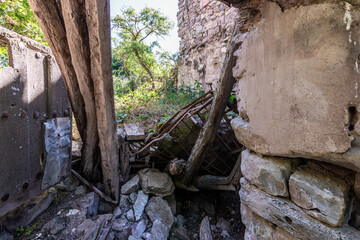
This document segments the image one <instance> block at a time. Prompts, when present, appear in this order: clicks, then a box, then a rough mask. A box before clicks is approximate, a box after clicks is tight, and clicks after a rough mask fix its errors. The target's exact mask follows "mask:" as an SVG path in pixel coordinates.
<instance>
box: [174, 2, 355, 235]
mask: <svg viewBox="0 0 360 240" xmlns="http://www.w3.org/2000/svg"><path fill="white" fill-rule="evenodd" d="M231 4H232V5H231ZM358 7H359V2H358V1H350V0H349V1H326V0H319V1H307V0H303V1H282V0H273V1H260V0H258V1H250V0H247V1H240V0H237V1H233V0H227V1H223V2H220V1H216V0H195V1H187V0H180V1H179V13H178V24H179V36H180V37H181V46H180V51H181V55H180V62H179V81H180V83H187V82H194V81H195V80H196V81H198V82H200V83H202V84H203V86H204V87H205V89H207V90H209V89H210V88H213V89H215V87H216V85H217V81H218V80H219V76H220V71H221V65H222V63H223V59H224V55H225V51H226V46H227V43H228V42H229V38H230V37H231V34H232V30H233V28H234V25H235V24H234V23H235V22H238V24H237V25H236V26H237V27H239V28H240V32H241V34H239V35H238V36H237V37H236V38H237V41H239V42H241V46H240V48H239V49H238V50H237V51H236V53H235V54H236V56H237V58H238V59H237V63H236V66H235V67H234V68H233V76H234V78H236V80H237V81H236V84H235V87H234V90H235V91H236V95H237V101H238V110H239V113H240V117H238V118H236V119H233V120H232V127H233V129H234V131H235V133H236V136H237V139H238V140H239V142H241V143H242V144H244V146H245V147H246V148H247V150H245V151H243V152H242V164H241V171H242V174H243V178H242V179H241V181H240V182H241V190H240V192H239V194H240V198H241V213H242V221H243V223H244V224H245V225H246V233H245V239H276V240H277V239H360V232H359V230H360V205H359V204H360V173H359V172H360V155H359V152H360V151H359V149H360V148H359V140H360V138H359V137H360V122H359V113H358V111H359V107H360V106H359V81H360V79H359V74H360V72H359V66H358V65H359V53H360V50H359V44H360V39H359V37H360V35H359V30H360V29H359V23H360V14H359V11H358V10H359V9H358Z"/></svg>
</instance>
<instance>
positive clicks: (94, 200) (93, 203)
mask: <svg viewBox="0 0 360 240" xmlns="http://www.w3.org/2000/svg"><path fill="white" fill-rule="evenodd" d="M76 204H77V206H79V207H80V208H86V209H87V213H88V214H89V215H91V216H94V215H97V214H98V209H99V196H98V195H97V194H96V193H94V192H91V193H88V194H86V195H85V196H83V197H81V198H80V199H78V200H77V202H76Z"/></svg>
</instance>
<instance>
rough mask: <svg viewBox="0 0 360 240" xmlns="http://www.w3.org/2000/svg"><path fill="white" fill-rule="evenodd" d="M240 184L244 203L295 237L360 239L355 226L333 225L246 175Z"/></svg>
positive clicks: (322, 239) (328, 239)
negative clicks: (263, 188)
mask: <svg viewBox="0 0 360 240" xmlns="http://www.w3.org/2000/svg"><path fill="white" fill-rule="evenodd" d="M240 184H241V189H240V192H239V194H240V200H241V204H244V205H246V206H247V207H248V208H249V209H250V210H251V211H252V212H254V213H255V214H257V215H258V216H260V217H262V218H264V219H265V220H267V221H269V222H271V223H273V224H275V225H277V226H279V227H281V228H283V229H284V230H286V231H287V232H288V233H290V234H291V235H292V236H294V237H297V238H299V239H316V240H338V239H342V240H355V239H360V231H358V230H356V229H355V228H353V227H349V226H347V225H345V226H343V227H339V228H333V227H329V226H328V225H326V224H323V223H322V222H320V221H319V220H317V219H315V218H312V217H311V216H309V215H308V214H306V213H305V212H304V211H303V210H302V209H301V208H300V207H298V206H297V205H296V204H294V203H293V202H291V201H290V200H288V199H285V198H279V197H274V196H271V195H269V194H267V193H265V192H264V191H261V190H259V189H258V188H257V187H255V186H254V185H251V184H250V183H249V182H248V181H247V180H246V179H245V178H242V179H241V180H240Z"/></svg>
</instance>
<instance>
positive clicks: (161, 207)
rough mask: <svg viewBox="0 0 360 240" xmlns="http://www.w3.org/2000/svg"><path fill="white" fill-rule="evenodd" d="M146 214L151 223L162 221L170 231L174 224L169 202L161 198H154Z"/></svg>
mask: <svg viewBox="0 0 360 240" xmlns="http://www.w3.org/2000/svg"><path fill="white" fill-rule="evenodd" d="M146 214H147V215H148V216H149V218H150V220H151V222H153V223H154V222H155V221H156V220H159V221H161V222H162V223H163V224H165V225H166V226H167V227H168V228H169V229H170V228H171V227H172V225H173V223H174V216H173V214H172V212H171V209H170V207H169V205H168V204H167V202H166V201H165V200H164V199H162V198H160V197H152V198H151V199H150V201H149V203H148V205H147V206H146Z"/></svg>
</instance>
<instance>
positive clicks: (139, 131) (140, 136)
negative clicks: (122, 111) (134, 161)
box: [124, 123, 145, 141]
mask: <svg viewBox="0 0 360 240" xmlns="http://www.w3.org/2000/svg"><path fill="white" fill-rule="evenodd" d="M124 129H125V132H126V139H127V140H129V141H134V140H144V139H145V132H144V129H143V128H142V127H141V126H140V124H138V123H125V124H124Z"/></svg>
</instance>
